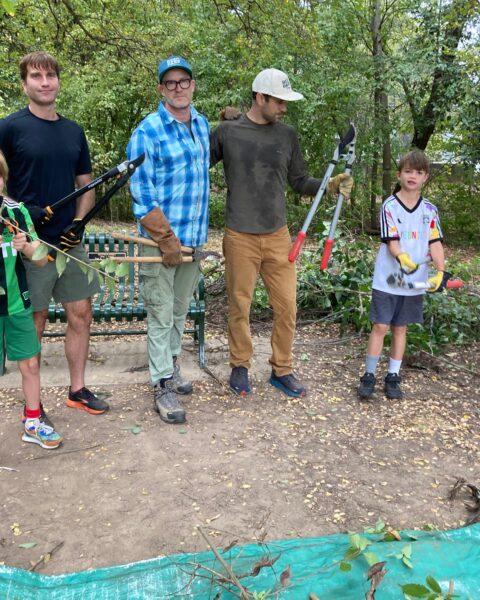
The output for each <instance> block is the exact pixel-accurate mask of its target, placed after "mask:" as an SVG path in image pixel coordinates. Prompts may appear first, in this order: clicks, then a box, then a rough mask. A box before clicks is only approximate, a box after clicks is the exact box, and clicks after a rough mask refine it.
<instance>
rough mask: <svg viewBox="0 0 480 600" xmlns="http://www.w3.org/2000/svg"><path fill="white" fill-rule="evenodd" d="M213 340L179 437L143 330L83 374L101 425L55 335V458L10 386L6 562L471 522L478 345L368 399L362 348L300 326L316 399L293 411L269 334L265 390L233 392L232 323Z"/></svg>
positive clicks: (112, 556)
mask: <svg viewBox="0 0 480 600" xmlns="http://www.w3.org/2000/svg"><path fill="white" fill-rule="evenodd" d="M217 322H218V319H217ZM207 329H208V333H209V336H208V340H207V365H208V367H209V369H210V371H211V375H209V374H207V373H205V372H202V371H201V370H200V369H199V368H198V365H197V362H196V354H195V349H194V348H193V345H192V342H191V341H190V339H188V338H186V340H185V351H184V353H183V357H182V364H183V368H184V371H185V372H186V374H187V375H188V376H189V377H191V378H192V379H193V380H194V384H195V385H194V393H193V394H192V395H191V396H189V397H185V399H184V405H185V407H186V410H187V415H188V421H187V423H186V424H185V425H182V426H172V425H166V424H164V423H162V422H161V421H160V420H159V417H158V415H157V414H156V413H155V412H154V411H153V402H152V392H151V389H150V386H149V385H148V383H147V380H148V375H147V371H146V370H145V368H144V366H145V365H146V355H145V338H144V337H135V338H122V339H121V341H120V340H115V341H114V340H110V341H107V342H105V341H104V342H103V345H99V344H100V342H97V341H95V342H92V353H91V356H90V360H89V371H88V372H89V379H88V381H89V382H90V385H91V387H92V388H93V389H96V390H97V391H98V390H100V391H105V392H108V393H110V394H111V396H110V399H109V402H110V404H111V410H110V412H109V413H108V414H106V415H104V416H100V417H93V416H90V415H88V414H86V413H83V412H81V411H76V410H72V409H69V408H67V407H66V406H65V404H64V398H65V394H66V387H65V383H66V382H65V375H66V367H65V365H64V364H62V362H61V361H62V360H63V359H64V357H63V350H62V348H63V346H62V342H61V341H59V340H57V341H53V342H49V344H48V346H49V348H48V352H47V351H44V356H43V360H44V365H43V367H42V377H43V388H42V389H43V400H44V403H45V406H46V407H47V410H48V411H49V415H50V417H51V418H52V420H53V421H54V422H55V424H56V426H57V428H58V430H59V431H60V432H61V433H62V434H63V435H64V438H65V441H64V444H63V445H62V447H61V448H59V449H58V450H55V451H46V450H42V449H41V448H40V447H39V446H35V445H33V444H26V443H24V442H22V441H21V423H20V421H19V413H20V411H21V406H22V400H21V398H22V394H21V390H20V389H19V387H18V381H19V380H18V377H17V378H15V377H16V375H14V374H13V373H12V374H10V375H8V376H7V377H5V378H2V379H3V380H2V379H0V410H1V415H2V419H1V422H0V486H1V498H0V513H1V514H0V562H4V563H5V564H7V565H10V566H15V567H20V568H23V569H30V568H31V567H32V566H33V565H35V564H36V563H38V561H39V560H40V559H41V557H42V555H45V554H47V553H49V552H51V551H52V550H53V549H56V551H55V552H54V553H53V554H52V556H51V558H50V560H49V561H48V562H46V563H45V562H40V563H39V564H37V565H36V567H35V570H36V571H39V572H42V573H44V574H59V573H65V572H71V571H79V570H83V569H91V568H98V567H103V566H108V565H113V564H122V563H129V562H133V561H139V560H142V559H147V558H151V557H155V556H158V555H162V554H170V553H176V552H186V551H197V550H205V549H206V544H205V541H204V540H203V539H202V538H201V537H200V535H199V533H198V531H197V529H196V526H197V525H201V526H202V528H203V531H204V532H205V533H206V534H207V535H208V536H209V538H210V539H211V540H212V543H213V544H215V545H217V546H223V547H224V546H226V545H228V544H229V543H230V542H232V540H239V543H243V542H250V541H255V540H258V539H265V540H275V539H281V538H290V537H309V536H319V535H324V534H330V533H338V532H344V531H347V530H349V531H354V530H355V531H361V530H363V529H364V528H365V527H368V526H371V525H373V524H374V523H375V522H376V521H377V519H379V518H381V519H383V520H384V521H385V522H387V523H388V524H389V525H391V526H393V527H394V528H397V529H406V528H422V527H424V526H426V527H438V528H441V529H443V528H455V527H459V526H462V525H463V524H465V522H466V520H467V519H469V518H471V513H468V511H467V510H466V508H465V506H464V505H463V502H462V501H461V500H457V501H455V502H454V503H451V502H449V501H448V500H447V493H448V491H449V490H450V489H451V486H452V484H453V483H454V481H455V480H456V478H457V477H464V478H465V479H467V480H468V481H470V482H472V483H476V484H479V483H480V467H479V464H480V461H479V439H480V438H479V433H480V426H479V419H478V416H479V411H480V408H479V399H478V393H477V388H478V384H479V372H478V363H477V358H476V357H477V356H478V350H479V349H480V348H479V347H478V346H477V347H469V348H468V349H465V350H463V351H459V350H457V349H453V350H451V351H448V352H446V353H445V354H444V355H443V356H442V357H440V358H439V359H431V358H430V357H428V356H426V355H419V356H417V357H415V358H413V359H412V360H411V361H410V363H409V364H407V366H406V368H405V369H404V371H403V375H404V385H403V388H404V391H405V399H404V400H403V401H401V402H398V401H389V400H387V399H386V398H384V396H383V394H382V393H381V387H380V390H379V392H378V393H377V395H376V397H375V399H374V402H372V403H371V404H361V403H359V401H358V400H357V397H356V393H355V389H356V386H357V382H358V377H359V375H360V374H361V372H362V365H363V356H364V351H365V344H366V339H365V338H357V337H354V336H350V337H347V338H346V339H340V338H339V332H338V330H337V329H336V328H335V327H333V326H330V327H326V326H324V325H321V324H310V325H307V326H302V327H300V328H299V330H298V335H297V338H296V343H295V355H296V364H297V372H298V374H299V376H300V377H301V378H302V379H303V380H304V381H305V383H306V384H307V386H308V395H307V397H306V398H303V399H300V400H298V399H291V398H287V397H286V396H284V395H282V394H281V392H279V391H278V390H276V389H274V388H273V387H271V386H270V385H269V384H268V383H267V381H268V375H269V366H268V356H269V325H268V324H260V325H259V326H258V327H257V328H256V335H255V350H256V354H255V362H254V365H253V369H252V374H253V385H254V393H253V394H252V395H251V396H249V397H247V398H239V397H237V396H235V395H233V394H232V393H230V392H229V390H228V388H227V387H226V386H225V383H226V381H227V377H228V373H229V368H228V357H227V348H226V340H225V337H224V333H223V331H224V330H223V331H222V329H221V328H217V327H216V326H214V325H212V326H207ZM53 355H56V356H57V359H55V360H54V359H53V358H52V356H53ZM107 359H108V360H107ZM11 368H12V367H11ZM384 370H385V363H382V365H381V368H380V376H383V371H384ZM212 375H213V376H212ZM4 467H7V469H5V468H4ZM22 544H24V545H25V544H26V547H25V546H23V547H22Z"/></svg>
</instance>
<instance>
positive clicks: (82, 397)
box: [65, 387, 110, 415]
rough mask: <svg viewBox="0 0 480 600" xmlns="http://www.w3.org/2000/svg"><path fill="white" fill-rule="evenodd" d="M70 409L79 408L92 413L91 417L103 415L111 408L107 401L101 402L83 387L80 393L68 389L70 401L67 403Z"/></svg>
mask: <svg viewBox="0 0 480 600" xmlns="http://www.w3.org/2000/svg"><path fill="white" fill-rule="evenodd" d="M65 404H66V405H67V406H69V407H70V408H78V409H80V410H84V411H85V412H88V413H90V414H91V415H102V414H103V413H105V412H107V410H108V409H109V408H110V407H109V406H108V404H107V403H106V402H105V400H100V398H97V396H95V394H94V393H92V392H91V391H90V390H89V389H88V388H86V387H83V388H82V389H80V390H78V392H75V393H74V392H72V388H69V389H68V399H67V401H66V402H65Z"/></svg>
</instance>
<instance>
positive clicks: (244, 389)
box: [230, 367, 252, 396]
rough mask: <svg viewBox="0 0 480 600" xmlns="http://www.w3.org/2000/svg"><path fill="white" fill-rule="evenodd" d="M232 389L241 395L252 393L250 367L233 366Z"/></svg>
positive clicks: (231, 374)
mask: <svg viewBox="0 0 480 600" xmlns="http://www.w3.org/2000/svg"><path fill="white" fill-rule="evenodd" d="M230 389H231V390H233V391H234V392H235V393H236V394H238V395H239V396H247V395H248V394H251V392H252V388H251V387H250V383H249V381H248V369H247V368H246V367H233V369H232V372H231V373H230Z"/></svg>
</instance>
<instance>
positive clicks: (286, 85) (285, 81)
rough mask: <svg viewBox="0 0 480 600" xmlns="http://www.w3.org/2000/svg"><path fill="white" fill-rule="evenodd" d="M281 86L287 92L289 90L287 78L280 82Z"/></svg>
mask: <svg viewBox="0 0 480 600" xmlns="http://www.w3.org/2000/svg"><path fill="white" fill-rule="evenodd" d="M282 86H283V87H284V88H285V89H286V90H289V89H290V88H291V85H290V82H289V81H288V77H287V79H283V81H282Z"/></svg>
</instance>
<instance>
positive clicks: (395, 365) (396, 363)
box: [388, 357, 402, 375]
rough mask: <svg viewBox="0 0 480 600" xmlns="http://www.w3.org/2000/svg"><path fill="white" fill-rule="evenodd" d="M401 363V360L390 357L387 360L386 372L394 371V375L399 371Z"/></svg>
mask: <svg viewBox="0 0 480 600" xmlns="http://www.w3.org/2000/svg"><path fill="white" fill-rule="evenodd" d="M401 365H402V361H401V360H395V359H394V358H391V357H390V360H389V361H388V372H389V373H395V375H398V374H399V373H400V367H401Z"/></svg>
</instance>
